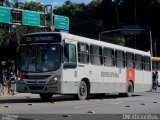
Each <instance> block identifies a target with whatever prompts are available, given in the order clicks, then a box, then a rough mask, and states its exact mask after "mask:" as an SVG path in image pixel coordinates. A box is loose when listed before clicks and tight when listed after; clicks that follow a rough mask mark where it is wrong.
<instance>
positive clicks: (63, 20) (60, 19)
mask: <svg viewBox="0 0 160 120" xmlns="http://www.w3.org/2000/svg"><path fill="white" fill-rule="evenodd" d="M54 28H55V29H62V30H69V18H68V17H65V16H59V15H54Z"/></svg>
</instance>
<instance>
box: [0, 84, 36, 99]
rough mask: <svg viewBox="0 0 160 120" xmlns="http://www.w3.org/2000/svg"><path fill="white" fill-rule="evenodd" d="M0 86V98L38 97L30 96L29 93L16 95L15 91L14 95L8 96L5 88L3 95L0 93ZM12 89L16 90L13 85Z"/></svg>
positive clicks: (0, 88) (0, 86)
mask: <svg viewBox="0 0 160 120" xmlns="http://www.w3.org/2000/svg"><path fill="white" fill-rule="evenodd" d="M2 87H3V86H2V85H1V84H0V98H7V97H31V96H32V97H36V96H39V95H38V94H31V93H18V92H16V91H14V95H12V94H11V93H10V94H8V88H7V87H5V90H4V94H3V92H1V90H2ZM12 89H14V90H16V86H15V85H12Z"/></svg>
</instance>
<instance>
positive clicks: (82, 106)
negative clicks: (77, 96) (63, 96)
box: [73, 104, 104, 109]
mask: <svg viewBox="0 0 160 120" xmlns="http://www.w3.org/2000/svg"><path fill="white" fill-rule="evenodd" d="M100 105H104V104H93V105H81V106H76V107H74V108H73V109H77V108H84V107H94V106H100Z"/></svg>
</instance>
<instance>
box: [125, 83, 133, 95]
mask: <svg viewBox="0 0 160 120" xmlns="http://www.w3.org/2000/svg"><path fill="white" fill-rule="evenodd" d="M133 89H134V88H133V84H132V82H131V81H129V82H128V84H127V91H126V93H125V96H126V97H132V95H133V91H134V90H133Z"/></svg>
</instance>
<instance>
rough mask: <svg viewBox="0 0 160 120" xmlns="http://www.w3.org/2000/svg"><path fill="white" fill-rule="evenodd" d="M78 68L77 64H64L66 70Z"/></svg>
mask: <svg viewBox="0 0 160 120" xmlns="http://www.w3.org/2000/svg"><path fill="white" fill-rule="evenodd" d="M76 67H77V64H76V63H69V62H68V63H64V64H63V68H64V69H68V68H76Z"/></svg>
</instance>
